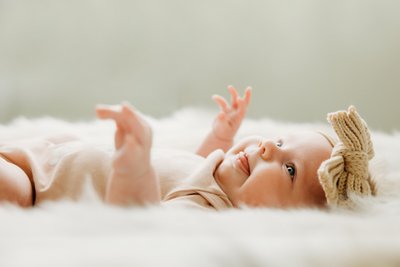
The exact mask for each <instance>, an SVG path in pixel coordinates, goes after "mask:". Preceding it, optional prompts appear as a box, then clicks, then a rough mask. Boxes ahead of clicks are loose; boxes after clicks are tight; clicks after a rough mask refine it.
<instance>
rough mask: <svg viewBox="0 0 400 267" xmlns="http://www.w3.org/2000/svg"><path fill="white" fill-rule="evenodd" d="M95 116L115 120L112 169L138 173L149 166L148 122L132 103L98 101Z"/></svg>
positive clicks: (117, 171) (141, 173) (137, 174)
mask: <svg viewBox="0 0 400 267" xmlns="http://www.w3.org/2000/svg"><path fill="white" fill-rule="evenodd" d="M96 114H97V117H98V118H100V119H112V120H114V121H115V123H116V132H115V150H116V151H115V154H114V158H113V171H114V172H115V174H117V175H120V176H131V177H132V176H135V177H141V176H143V175H145V174H146V173H147V172H148V171H149V170H150V169H151V166H150V149H151V143H152V131H151V128H150V126H149V124H148V123H147V122H146V121H145V120H144V119H143V118H142V117H141V116H140V114H138V113H137V112H136V111H135V110H134V108H133V106H131V105H130V104H128V103H123V104H122V105H121V106H105V105H98V106H97V107H96Z"/></svg>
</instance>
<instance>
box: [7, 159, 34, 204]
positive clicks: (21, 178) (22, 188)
mask: <svg viewBox="0 0 400 267" xmlns="http://www.w3.org/2000/svg"><path fill="white" fill-rule="evenodd" d="M0 201H6V202H13V203H16V204H18V205H20V206H22V207H30V206H32V204H33V203H32V184H31V182H30V180H29V178H28V176H27V175H26V173H25V172H24V171H23V170H22V169H21V168H20V167H18V166H17V165H15V164H13V163H11V162H9V161H7V160H5V159H4V158H2V157H0Z"/></svg>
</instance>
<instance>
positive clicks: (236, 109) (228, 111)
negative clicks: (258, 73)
mask: <svg viewBox="0 0 400 267" xmlns="http://www.w3.org/2000/svg"><path fill="white" fill-rule="evenodd" d="M228 90H229V92H230V94H231V102H232V103H231V106H229V105H228V103H227V102H226V100H225V98H223V97H222V96H219V95H213V96H212V98H213V100H214V101H215V102H216V103H217V104H218V106H219V107H220V109H221V111H220V113H219V114H218V116H217V118H216V119H215V121H214V125H213V132H214V135H215V136H216V137H217V138H219V139H221V140H224V141H232V140H233V138H234V137H235V135H236V132H237V131H238V129H239V127H240V124H241V123H242V120H243V118H244V116H245V115H246V111H247V106H248V105H249V103H250V98H251V88H250V87H247V88H246V90H245V92H244V96H243V97H240V96H239V95H238V93H237V91H236V89H235V88H234V87H233V86H228Z"/></svg>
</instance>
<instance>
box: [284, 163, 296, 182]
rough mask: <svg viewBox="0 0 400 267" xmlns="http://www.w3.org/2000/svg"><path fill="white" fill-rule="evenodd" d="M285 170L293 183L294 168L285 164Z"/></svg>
mask: <svg viewBox="0 0 400 267" xmlns="http://www.w3.org/2000/svg"><path fill="white" fill-rule="evenodd" d="M286 169H287V171H288V173H289V175H290V178H291V179H292V181H293V179H294V176H295V175H296V168H295V167H294V166H292V165H288V164H286Z"/></svg>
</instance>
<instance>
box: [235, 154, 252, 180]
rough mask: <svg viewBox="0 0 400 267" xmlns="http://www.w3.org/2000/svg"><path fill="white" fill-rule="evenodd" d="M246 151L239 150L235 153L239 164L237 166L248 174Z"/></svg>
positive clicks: (248, 166)
mask: <svg viewBox="0 0 400 267" xmlns="http://www.w3.org/2000/svg"><path fill="white" fill-rule="evenodd" d="M247 156H248V155H247V153H245V152H243V151H241V152H239V154H238V155H237V158H236V161H237V163H238V165H239V168H240V169H241V170H242V171H243V172H244V173H245V174H246V175H248V176H249V175H250V165H249V160H248V159H247Z"/></svg>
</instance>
